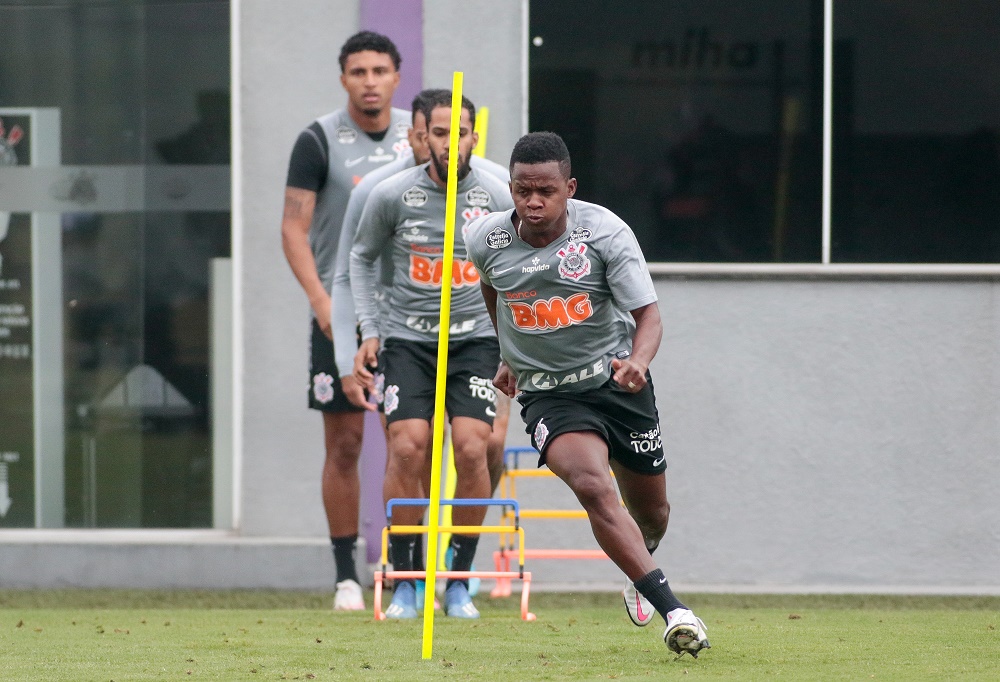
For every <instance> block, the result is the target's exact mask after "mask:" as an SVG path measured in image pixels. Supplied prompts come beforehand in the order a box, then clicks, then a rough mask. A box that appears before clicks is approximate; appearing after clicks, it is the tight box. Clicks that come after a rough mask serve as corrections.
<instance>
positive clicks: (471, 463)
mask: <svg viewBox="0 0 1000 682" xmlns="http://www.w3.org/2000/svg"><path fill="white" fill-rule="evenodd" d="M449 350H450V351H451V353H450V354H451V356H452V358H453V359H452V360H450V361H449V365H448V390H447V395H446V403H447V409H448V414H449V416H450V417H451V440H452V445H453V450H454V455H455V497H457V498H489V497H491V496H492V494H493V489H492V487H491V482H490V471H489V467H488V466H487V455H486V450H487V441H488V440H489V438H490V435H491V433H492V428H493V418H494V417H495V416H496V407H495V405H496V391H495V390H494V388H493V385H492V376H491V373H492V372H493V371H494V369H495V368H496V364H497V358H498V357H499V354H500V352H499V346H498V344H497V342H496V339H495V338H492V337H491V338H479V339H470V340H467V341H462V342H458V343H455V344H453V345H452V347H451V348H450V349H449ZM451 517H452V521H453V522H454V523H455V525H459V526H478V525H482V523H483V520H484V519H485V518H486V507H485V506H482V507H479V506H475V507H454V508H453V509H452V513H451ZM478 545H479V535H478V534H472V533H468V534H465V533H452V536H451V543H450V550H451V556H452V561H451V569H452V570H454V571H469V570H472V563H473V561H474V559H475V555H476V549H477V547H478ZM444 603H445V613H446V614H447V615H449V616H456V617H460V618H478V617H479V611H478V610H476V607H475V606H474V605H473V603H472V599H471V596H470V595H469V581H468V580H465V579H451V580H449V581H448V583H447V587H446V589H445V599H444Z"/></svg>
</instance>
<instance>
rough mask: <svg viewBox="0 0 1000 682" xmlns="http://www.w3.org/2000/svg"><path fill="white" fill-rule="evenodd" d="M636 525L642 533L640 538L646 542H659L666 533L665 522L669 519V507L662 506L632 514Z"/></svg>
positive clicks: (666, 505) (667, 505)
mask: <svg viewBox="0 0 1000 682" xmlns="http://www.w3.org/2000/svg"><path fill="white" fill-rule="evenodd" d="M632 518H634V519H635V522H636V525H638V526H639V530H641V531H642V536H643V538H645V539H646V540H647V542H648V541H655V542H659V541H660V539H661V538H662V537H663V534H664V533H666V532H667V520H668V519H669V518H670V505H669V504H664V505H662V506H659V507H655V508H650V509H643V510H642V512H641V513H639V514H634V515H633V517H632Z"/></svg>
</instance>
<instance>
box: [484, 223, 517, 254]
mask: <svg viewBox="0 0 1000 682" xmlns="http://www.w3.org/2000/svg"><path fill="white" fill-rule="evenodd" d="M513 241H514V237H513V236H512V235H511V233H510V232H508V231H507V230H505V229H503V228H502V227H494V228H493V231H492V232H490V233H489V234H488V235H486V246H488V247H490V248H491V249H506V248H507V247H508V246H510V245H511V242H513Z"/></svg>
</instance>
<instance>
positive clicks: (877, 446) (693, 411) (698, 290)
mask: <svg viewBox="0 0 1000 682" xmlns="http://www.w3.org/2000/svg"><path fill="white" fill-rule="evenodd" d="M241 11H242V13H243V19H242V21H243V26H244V37H243V39H242V42H241V46H242V53H243V61H244V66H243V87H242V96H243V106H242V111H243V113H244V121H243V139H244V162H243V167H242V169H240V170H239V171H238V172H240V173H242V176H243V185H244V200H243V201H244V203H243V206H244V225H243V266H242V285H243V287H244V305H243V316H244V321H243V326H242V334H243V343H244V346H245V349H246V350H245V357H244V367H243V372H244V399H243V400H244V402H243V421H242V427H241V428H242V432H243V477H244V485H243V489H242V500H243V506H242V509H243V524H242V527H241V532H242V534H244V535H248V536H257V535H261V536H270V535H281V536H289V535H290V536H305V537H315V536H323V535H324V534H325V532H326V529H325V523H324V521H323V515H322V511H321V504H320V498H319V479H318V473H319V467H320V464H321V458H322V445H321V430H320V423H319V419H318V418H317V417H316V415H314V414H311V413H310V412H309V411H308V410H306V409H305V406H304V396H303V390H302V389H303V388H304V385H305V377H306V373H305V368H306V348H305V332H306V329H305V326H306V318H307V308H306V303H305V301H304V300H303V299H302V295H301V292H300V290H299V288H298V285H297V283H296V282H295V281H294V278H293V277H292V275H291V272H290V270H289V268H288V266H287V264H286V263H285V260H284V256H283V255H282V254H281V251H280V240H279V236H278V227H279V224H280V213H281V196H282V187H283V185H284V173H285V167H286V164H287V155H288V151H289V150H290V148H291V144H292V141H293V140H294V138H295V135H296V134H297V133H298V131H299V130H300V129H301V128H302V127H303V126H304V125H306V124H307V123H308V122H309V121H310V120H311V119H312V118H313V117H315V116H316V115H319V114H321V113H323V112H325V111H328V110H330V109H332V108H335V107H337V106H341V105H342V104H343V96H342V90H341V89H340V86H339V84H338V83H337V81H336V76H337V68H336V50H337V49H338V47H339V45H340V43H341V42H342V41H343V39H344V38H346V37H347V36H348V35H350V33H351V32H352V31H353V30H354V28H355V26H354V25H350V24H349V22H347V21H345V17H354V16H356V4H355V3H350V2H340V3H333V4H324V5H323V6H322V7H320V6H319V5H313V4H312V3H293V4H291V5H290V7H289V11H288V12H286V13H284V14H283V15H282V16H281V17H274V16H271V15H269V14H268V13H266V12H265V11H264V9H263V8H261V7H260V6H259V5H258V4H257V3H243V4H242V9H241ZM520 16H521V15H520V3H519V2H507V3H473V4H472V5H469V4H468V3H466V4H464V5H461V4H459V3H457V2H451V1H450V0H449V1H448V2H435V3H425V7H424V31H425V33H424V45H425V55H424V69H423V74H422V75H423V80H424V84H425V85H427V86H440V85H445V86H447V85H449V84H450V80H451V73H452V71H454V70H463V71H464V73H465V87H466V92H467V94H469V96H470V97H471V98H472V99H473V101H475V102H476V103H477V104H478V105H484V104H485V105H489V106H490V108H491V118H490V137H489V141H490V148H489V152H490V155H491V156H493V157H494V158H495V159H496V160H498V161H503V160H504V159H503V155H502V154H499V153H498V150H502V149H509V147H510V145H512V144H513V142H514V141H515V140H516V138H517V136H518V135H519V134H520V132H521V130H520V125H521V124H520V106H521V105H520V99H519V98H520V77H521V76H520V66H519V64H518V62H517V61H515V60H509V59H497V58H495V57H494V56H493V54H492V53H491V52H489V51H486V50H483V49H481V46H482V45H483V44H488V45H497V46H506V47H507V48H508V50H507V51H508V53H509V52H510V51H512V50H513V49H514V48H513V47H512V46H514V45H518V46H519V45H520V42H519V41H520V34H519V31H520V28H519V27H520V24H519V22H520ZM275 21H277V22H279V25H277V26H275V25H274V23H273V22H275ZM317 26H322V27H325V28H324V30H323V31H322V32H316V31H313V32H312V34H310V33H309V32H305V33H303V30H302V27H317ZM477 26H489V27H490V32H489V40H488V42H486V41H485V40H484V39H483V37H482V35H483V34H482V31H479V30H474V28H475V27H477ZM469 27H472V28H469ZM255 35H269V36H272V38H271V39H269V40H267V41H263V40H255V39H253V36H255ZM281 36H287V37H286V38H285V39H284V40H282V39H281ZM274 40H278V41H280V42H278V43H277V44H275V42H274ZM517 49H518V50H519V49H520V47H518V48H517ZM456 54H461V55H466V56H465V58H464V59H465V61H463V62H462V63H457V62H455V61H454V55H456ZM324 62H325V63H328V64H330V65H331V66H330V68H329V69H328V70H323V69H321V68H316V66H315V65H316V64H319V63H324ZM483 83H489V84H491V85H492V86H493V88H492V89H489V90H488V89H486V88H484V86H483ZM497 93H502V94H503V96H502V97H497V96H496V94H497ZM996 287H997V285H996V283H995V282H993V281H992V280H978V281H975V280H965V281H942V280H919V281H917V280H914V281H900V280H895V281H892V280H863V279H862V280H809V279H771V280H768V279H730V280H715V279H697V278H691V279H673V278H661V279H658V280H657V289H658V291H659V292H660V295H661V310H662V313H663V319H664V327H665V336H664V341H663V346H662V350H661V352H660V355H659V356H658V357H657V359H656V361H655V362H654V364H653V367H652V371H653V375H654V379H655V382H656V386H657V388H658V395H659V403H660V410H661V417H662V425H663V431H664V437H665V440H666V444H667V449H668V452H669V453H670V462H671V464H670V470H669V472H668V485H669V491H670V495H671V499H672V501H673V505H674V507H673V516H672V521H671V528H670V531H669V534H668V539H667V542H666V543H665V545H664V550H662V559H663V562H664V564H665V566H666V568H667V569H668V572H670V569H671V567H675V566H679V565H680V562H679V561H678V560H677V558H676V557H684V564H683V565H684V566H687V565H690V566H694V567H696V568H695V569H694V570H686V569H685V573H684V574H683V576H678V578H677V579H678V580H681V581H683V582H697V583H707V584H732V583H737V584H748V585H823V584H831V583H836V584H843V585H852V586H859V587H860V586H864V585H938V586H947V585H960V586H989V585H993V586H998V585H1000V580H997V579H996V578H995V576H994V572H992V571H991V566H994V565H996V563H997V560H998V559H1000V531H998V530H996V529H997V528H1000V523H998V521H1000V505H997V504H996V503H995V502H994V501H993V498H994V497H995V496H996V495H995V484H994V483H993V481H996V480H997V479H998V474H1000V455H998V454H997V453H998V452H1000V448H998V445H1000V443H998V440H1000V426H998V420H997V407H996V406H997V405H998V404H1000V400H998V398H1000V395H998V393H1000V385H998V377H997V374H996V372H997V370H996V369H995V368H996V367H997V366H998V363H997V361H998V360H1000V358H998V357H997V353H998V351H997V346H996V342H995V337H996V331H997V327H998V325H1000V308H998V303H997V293H996V292H997V288H996ZM300 377H301V378H300ZM515 409H516V406H515ZM509 442H510V444H513V445H517V444H527V436H526V435H524V433H523V426H522V424H521V422H520V419H519V418H518V417H517V415H516V414H515V415H514V417H513V418H512V420H511V428H510V438H509ZM550 483H552V484H554V485H552V486H550V487H544V488H542V487H540V488H539V490H538V491H537V492H532V491H531V489H530V487H529V486H523V487H522V490H523V494H524V495H525V496H526V497H525V500H526V503H528V504H542V502H541V500H543V499H544V500H546V501H548V500H550V499H552V498H553V497H555V498H557V499H560V503H561V504H565V505H566V506H572V505H573V504H574V502H573V500H572V499H569V498H565V495H566V493H564V492H562V491H560V492H554V491H555V490H557V489H558V486H559V485H560V484H559V483H558V481H550ZM560 496H563V497H560ZM547 524H548V525H547ZM528 534H529V542H531V543H533V544H534V545H535V546H542V545H544V544H546V543H549V542H551V543H557V544H558V543H560V542H561V543H563V545H566V544H567V543H568V544H569V545H570V546H592V543H593V540H592V538H591V537H590V535H589V529H588V528H587V527H586V525H585V524H583V523H578V522H573V523H569V524H567V525H558V524H557V523H556V522H546V523H541V522H539V525H538V527H537V529H533V528H532V527H529V530H528ZM492 546H493V542H492V541H491V540H490V541H484V543H483V547H484V552H483V554H482V555H481V559H480V561H481V562H482V561H483V560H487V561H488V559H486V553H487V551H488V549H489V548H490V547H492ZM535 570H536V572H537V573H536V574H537V575H542V576H544V575H545V574H546V571H549V573H548V575H550V577H552V578H556V577H569V578H573V577H577V578H578V579H581V580H588V581H591V580H592V581H603V580H613V579H617V578H616V576H617V572H616V571H615V570H614V569H613V568H612V567H610V565H609V564H607V563H606V562H579V565H573V566H567V567H561V568H560V570H559V572H558V573H556V571H555V566H552V567H551V568H547V565H544V564H543V565H539V566H537V567H535Z"/></svg>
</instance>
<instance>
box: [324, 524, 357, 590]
mask: <svg viewBox="0 0 1000 682" xmlns="http://www.w3.org/2000/svg"><path fill="white" fill-rule="evenodd" d="M330 544H331V545H333V561H334V563H335V564H336V565H337V582H338V583H339V582H340V581H342V580H353V581H354V582H360V581H359V580H358V569H357V564H356V563H354V558H355V554H356V553H357V549H358V536H357V534H354V535H347V536H345V537H342V538H334V537H331V538H330Z"/></svg>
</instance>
